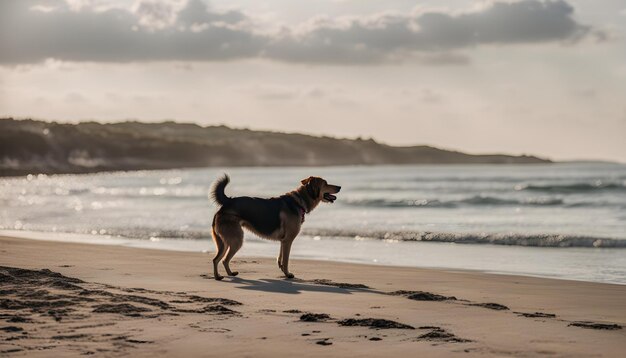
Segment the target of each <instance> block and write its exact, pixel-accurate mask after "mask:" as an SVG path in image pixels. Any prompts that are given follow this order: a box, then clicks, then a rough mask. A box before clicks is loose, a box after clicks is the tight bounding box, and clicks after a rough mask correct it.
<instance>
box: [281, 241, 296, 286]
mask: <svg viewBox="0 0 626 358" xmlns="http://www.w3.org/2000/svg"><path fill="white" fill-rule="evenodd" d="M292 243H293V239H291V240H287V241H284V242H282V243H281V245H280V256H281V258H282V260H281V261H282V267H281V270H283V273H284V274H285V276H286V277H287V278H293V277H294V276H293V274H292V273H291V272H289V253H290V252H291V244H292Z"/></svg>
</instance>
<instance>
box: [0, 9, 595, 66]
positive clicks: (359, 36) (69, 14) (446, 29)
mask: <svg viewBox="0 0 626 358" xmlns="http://www.w3.org/2000/svg"><path fill="white" fill-rule="evenodd" d="M76 3H77V2H76V1H72V2H71V3H70V5H71V6H70V5H68V4H67V3H65V2H62V1H60V0H57V1H53V0H48V1H43V0H42V1H29V0H2V1H0V63H2V64H20V63H36V62H40V61H42V60H45V59H47V58H55V59H59V60H67V61H94V62H140V61H169V60H177V61H227V60H235V59H245V58H266V59H271V60H277V61H284V62H295V63H323V64H376V63H384V62H389V61H415V62H419V63H424V64H441V65H450V64H453V65H459V64H467V63H468V62H469V58H468V57H467V56H466V55H463V54H460V53H459V51H467V49H470V48H473V47H477V46H481V45H514V44H520V43H544V42H557V43H562V42H567V43H575V42H577V41H579V40H580V39H582V38H584V37H586V36H588V35H590V34H591V33H592V32H594V31H592V30H593V29H591V28H590V27H589V26H585V25H582V24H579V23H578V22H577V21H576V20H575V19H574V17H573V13H574V8H573V7H572V6H570V5H569V4H568V3H567V2H565V1H563V0H555V1H539V0H521V1H517V2H493V3H491V4H490V5H488V6H487V7H484V8H481V9H478V10H473V11H471V12H464V13H446V12H443V11H426V12H415V13H412V14H389V13H386V14H378V15H373V16H367V17H351V18H348V17H343V18H335V19H332V18H316V19H313V20H311V21H309V22H306V23H304V24H301V25H300V26H296V27H293V28H285V27H283V28H282V29H281V30H280V31H277V32H274V33H267V32H265V33H264V32H261V31H260V29H258V28H255V26H254V25H253V24H255V21H254V19H252V18H251V17H250V16H248V15H246V14H244V13H243V12H240V11H234V10H233V11H228V12H218V11H214V10H212V9H211V8H209V7H208V6H207V5H206V3H204V2H203V1H201V0H189V1H188V2H187V3H183V4H182V5H181V6H177V4H178V3H172V2H167V1H157V0H142V1H139V2H137V3H136V4H135V6H134V7H133V9H124V8H112V7H109V8H106V7H102V6H101V7H100V10H98V9H95V8H90V7H88V6H77V5H76ZM78 3H81V4H82V2H78ZM42 8H45V9H46V11H41V9H42ZM596 33H597V32H596Z"/></svg>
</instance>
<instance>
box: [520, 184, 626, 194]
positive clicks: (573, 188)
mask: <svg viewBox="0 0 626 358" xmlns="http://www.w3.org/2000/svg"><path fill="white" fill-rule="evenodd" d="M516 189H517V190H527V191H540V192H547V193H561V194H575V193H588V192H593V191H605V190H606V191H609V190H611V191H623V190H626V185H624V184H620V183H601V182H599V183H573V184H551V185H533V184H529V185H521V186H518V187H516Z"/></svg>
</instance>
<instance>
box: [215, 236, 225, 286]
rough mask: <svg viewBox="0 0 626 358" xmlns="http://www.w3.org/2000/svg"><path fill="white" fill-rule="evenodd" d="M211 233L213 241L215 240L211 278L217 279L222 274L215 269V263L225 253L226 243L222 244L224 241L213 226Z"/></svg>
mask: <svg viewBox="0 0 626 358" xmlns="http://www.w3.org/2000/svg"><path fill="white" fill-rule="evenodd" d="M212 234H213V242H215V249H216V250H217V252H216V253H215V257H214V258H213V278H215V279H216V280H218V281H219V280H221V279H223V278H224V276H221V275H220V274H219V272H218V271H217V264H218V263H219V262H220V260H221V259H222V257H224V254H225V253H226V244H224V241H223V240H222V238H221V237H220V236H219V235H218V234H217V233H216V232H215V227H214V228H213V230H212Z"/></svg>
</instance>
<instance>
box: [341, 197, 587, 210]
mask: <svg viewBox="0 0 626 358" xmlns="http://www.w3.org/2000/svg"><path fill="white" fill-rule="evenodd" d="M345 203H346V204H347V205H352V206H369V207H379V208H412V207H413V208H455V207H459V206H463V205H469V206H472V205H474V206H481V205H485V206H518V205H522V206H525V205H528V206H555V205H564V202H563V200H562V199H555V198H529V199H524V200H516V199H503V198H497V197H492V196H478V195H477V196H472V197H469V198H465V199H460V200H448V201H442V200H437V199H432V200H430V199H423V200H390V199H362V200H352V201H346V202H345ZM580 204H581V203H577V205H580ZM583 204H584V203H583ZM589 204H591V203H589ZM583 206H585V205H583Z"/></svg>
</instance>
